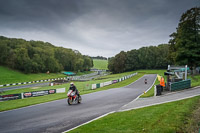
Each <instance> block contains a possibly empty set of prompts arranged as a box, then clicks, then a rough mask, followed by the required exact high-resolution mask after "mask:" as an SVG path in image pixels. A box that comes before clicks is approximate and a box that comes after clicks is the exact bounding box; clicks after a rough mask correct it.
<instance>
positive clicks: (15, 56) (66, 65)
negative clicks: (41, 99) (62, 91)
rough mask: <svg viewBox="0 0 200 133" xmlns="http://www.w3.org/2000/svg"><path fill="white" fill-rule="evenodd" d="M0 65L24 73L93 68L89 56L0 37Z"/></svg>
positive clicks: (39, 42)
mask: <svg viewBox="0 0 200 133" xmlns="http://www.w3.org/2000/svg"><path fill="white" fill-rule="evenodd" d="M0 65H4V66H7V67H9V68H12V69H17V70H20V71H22V72H25V73H40V72H42V73H43V72H47V71H50V72H60V71H61V70H66V71H83V70H87V69H90V68H91V67H93V61H92V59H91V58H90V57H89V56H84V55H82V54H81V53H80V52H79V51H77V50H72V49H67V48H63V47H56V46H53V45H52V44H50V43H48V42H42V41H26V40H23V39H14V38H6V37H3V36H0Z"/></svg>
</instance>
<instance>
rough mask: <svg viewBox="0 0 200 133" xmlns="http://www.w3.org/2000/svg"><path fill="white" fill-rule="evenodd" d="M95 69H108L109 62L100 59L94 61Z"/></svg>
mask: <svg viewBox="0 0 200 133" xmlns="http://www.w3.org/2000/svg"><path fill="white" fill-rule="evenodd" d="M93 64H94V66H93V68H96V69H104V70H107V69H108V60H99V59H93Z"/></svg>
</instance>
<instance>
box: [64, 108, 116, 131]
mask: <svg viewBox="0 0 200 133" xmlns="http://www.w3.org/2000/svg"><path fill="white" fill-rule="evenodd" d="M115 112H116V111H112V112H109V113H106V114H104V115H101V116H99V117H97V118H94V119H92V120H90V121H88V122H85V123H83V124H81V125H78V126H76V127H73V128H71V129H68V130H66V131H64V132H62V133H65V132H69V131H72V130H74V129H76V128H78V127H81V126H83V125H86V124H88V123H91V122H93V121H95V120H98V119H100V118H103V117H105V116H107V115H109V114H112V113H115Z"/></svg>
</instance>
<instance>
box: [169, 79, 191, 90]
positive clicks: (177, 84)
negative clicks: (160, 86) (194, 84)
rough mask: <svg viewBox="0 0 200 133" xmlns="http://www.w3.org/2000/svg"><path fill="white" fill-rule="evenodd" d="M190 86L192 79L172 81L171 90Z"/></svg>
mask: <svg viewBox="0 0 200 133" xmlns="http://www.w3.org/2000/svg"><path fill="white" fill-rule="evenodd" d="M190 87H191V80H190V79H188V80H183V81H179V82H174V83H171V85H170V90H171V91H176V90H183V89H187V88H190Z"/></svg>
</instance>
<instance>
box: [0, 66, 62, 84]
mask: <svg viewBox="0 0 200 133" xmlns="http://www.w3.org/2000/svg"><path fill="white" fill-rule="evenodd" d="M0 72H1V73H0V85H3V84H9V83H18V82H29V81H35V80H41V79H51V78H61V77H62V78H63V77H65V75H63V74H60V73H58V74H57V73H50V74H46V73H38V74H24V73H21V72H19V71H16V70H12V69H9V68H7V67H3V66H0Z"/></svg>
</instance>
